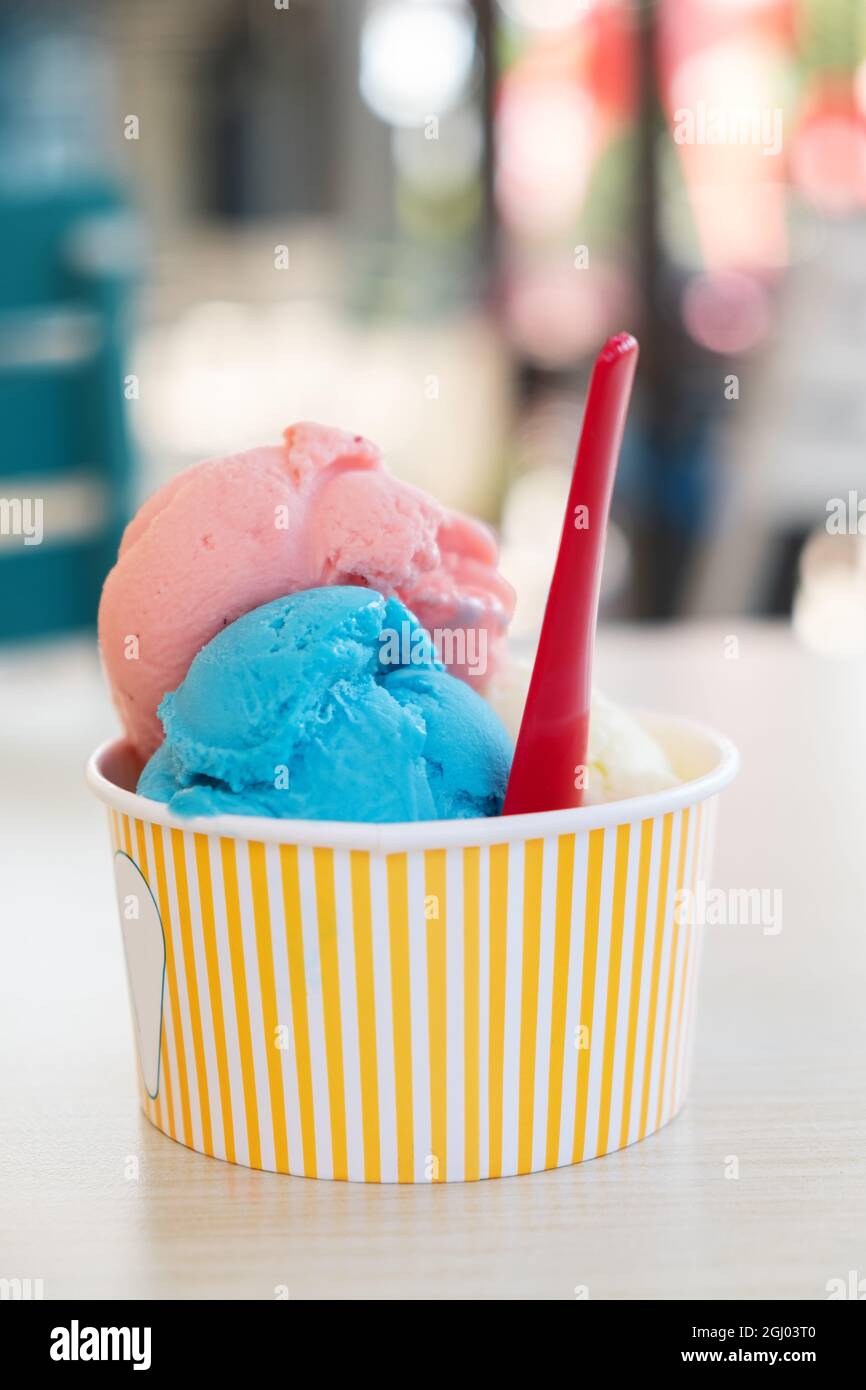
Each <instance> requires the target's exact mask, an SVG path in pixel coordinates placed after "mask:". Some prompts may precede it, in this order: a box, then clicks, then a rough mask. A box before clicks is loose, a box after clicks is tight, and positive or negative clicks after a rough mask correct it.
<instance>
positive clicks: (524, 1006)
mask: <svg viewBox="0 0 866 1390" xmlns="http://www.w3.org/2000/svg"><path fill="white" fill-rule="evenodd" d="M543 870H544V841H543V840H527V841H526V844H525V846H524V850H523V967H522V978H521V985H520V1095H519V1102H518V1133H517V1171H518V1173H529V1172H531V1170H532V1129H533V1121H534V1118H535V1054H536V1047H537V1041H538V1038H537V1035H538V968H539V959H540V954H541V881H542V874H543Z"/></svg>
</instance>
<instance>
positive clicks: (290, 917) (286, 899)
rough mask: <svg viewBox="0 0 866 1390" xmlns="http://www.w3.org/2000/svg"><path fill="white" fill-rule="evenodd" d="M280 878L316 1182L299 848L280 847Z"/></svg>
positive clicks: (301, 1100)
mask: <svg viewBox="0 0 866 1390" xmlns="http://www.w3.org/2000/svg"><path fill="white" fill-rule="evenodd" d="M280 874H281V878H282V883H283V918H284V920H285V924H286V954H287V956H288V961H289V988H290V990H291V995H292V1030H293V1033H294V1039H295V1070H296V1072H297V1077H298V1107H299V1109H300V1112H301V1147H302V1150H303V1155H304V1174H305V1176H306V1177H308V1178H314V1177H315V1176H316V1171H317V1166H316V1112H315V1106H314V1104H313V1069H312V1064H311V1062H310V1023H309V1016H308V1012H307V977H306V972H305V968H304V930H303V920H302V918H301V885H300V879H299V877H298V850H297V846H296V845H280Z"/></svg>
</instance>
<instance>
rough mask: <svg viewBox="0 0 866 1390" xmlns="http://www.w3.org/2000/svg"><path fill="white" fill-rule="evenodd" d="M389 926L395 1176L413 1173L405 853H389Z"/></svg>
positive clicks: (406, 1177)
mask: <svg viewBox="0 0 866 1390" xmlns="http://www.w3.org/2000/svg"><path fill="white" fill-rule="evenodd" d="M386 862H387V873H388V926H389V932H390V941H391V1017H392V1022H393V1027H394V1101H395V1105H396V1111H397V1115H396V1119H397V1178H398V1181H400V1182H412V1180H413V1178H414V1175H415V1129H414V1122H413V1118H412V1016H411V1003H410V994H409V906H408V898H409V880H408V871H407V866H406V856H405V854H389V855H388V858H387V861H386Z"/></svg>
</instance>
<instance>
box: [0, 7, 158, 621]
mask: <svg viewBox="0 0 866 1390" xmlns="http://www.w3.org/2000/svg"><path fill="white" fill-rule="evenodd" d="M38 42H39V36H36V37H34V35H33V34H32V33H28V32H26V31H22V30H21V29H20V28H18V27H15V28H13V27H10V26H2V25H0V440H2V448H0V641H4V642H6V641H10V640H18V639H22V638H25V637H35V636H42V635H47V634H49V633H56V632H61V631H65V630H69V629H73V628H79V627H83V626H88V625H91V624H92V623H93V622H94V619H95V614H96V607H97V603H98V597H99V590H100V586H101V583H102V580H103V578H104V576H105V573H106V571H107V570H108V568H109V567H110V565H111V564H112V563H113V560H114V556H115V554H116V550H117V543H118V540H119V537H120V533H121V530H122V528H123V525H124V522H125V520H126V517H127V515H128V510H129V502H130V477H131V469H132V457H131V449H130V443H129V436H128V431H127V426H126V420H125V398H124V360H125V347H126V343H127V339H128V333H129V324H128V317H129V305H130V299H131V288H132V285H133V283H134V279H135V273H136V265H137V260H138V255H137V250H136V246H135V233H134V228H133V225H132V221H131V218H130V216H129V214H128V213H126V211H125V209H124V200H123V197H122V194H121V192H120V189H119V187H118V186H117V184H116V183H115V182H114V180H113V179H112V178H111V177H110V176H109V175H108V174H107V173H105V172H104V171H102V170H100V169H99V168H94V167H92V166H93V160H92V158H91V159H88V160H80V161H77V160H76V159H74V158H73V159H70V158H69V157H68V155H69V150H68V145H67V147H66V148H65V149H64V158H63V159H62V160H59V161H58V160H56V159H55V160H53V159H52V157H51V138H52V135H53V129H52V128H50V122H49V123H48V125H47V123H46V117H45V113H44V103H41V102H40V100H39V97H40V93H39V91H38V90H37V91H35V92H34V93H33V95H32V101H31V108H32V109H30V108H28V105H27V100H26V98H27V96H28V93H29V92H30V89H31V88H32V87H33V86H34V83H35V86H36V88H37V89H38V88H39V86H40V83H39V82H38V81H36V79H35V77H34V73H35V74H38V73H39V62H40V61H42V60H40V58H39V56H38ZM34 51H36V53H37V56H36V58H34ZM56 57H57V55H56V43H55V47H54V50H53V59H54V62H55V64H56ZM22 68H23V70H24V72H25V73H26V74H27V75H28V82H29V85H28V87H27V88H26V90H25V92H24V99H22V77H21V71H22ZM43 76H44V74H43ZM41 85H42V87H43V89H44V85H45V84H44V83H42V84H41ZM37 116H38V120H39V124H37ZM51 116H52V117H53V120H54V125H57V123H58V122H59V121H60V120H62V119H63V111H62V110H55V111H54V112H52V113H51ZM66 129H67V128H66V127H65V128H64V131H66ZM40 506H41V514H42V536H41V539H37V535H36V531H35V528H32V529H31V534H30V536H29V538H28V537H27V536H25V535H24V534H23V533H22V530H23V518H26V517H28V516H29V517H30V519H31V520H32V518H33V517H34V516H35V515H36V510H35V509H38V508H39V507H40Z"/></svg>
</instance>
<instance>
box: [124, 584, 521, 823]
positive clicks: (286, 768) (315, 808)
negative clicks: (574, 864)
mask: <svg viewBox="0 0 866 1390" xmlns="http://www.w3.org/2000/svg"><path fill="white" fill-rule="evenodd" d="M406 625H408V628H409V630H410V632H411V635H412V640H411V641H410V643H408V644H405V643H404V644H400V643H396V644H395V643H393V642H391V641H390V640H389V639H390V637H391V635H392V634H393V633H394V632H400V631H401V630H405V626H406ZM406 651H408V652H409V653H410V654H411V655H410V658H409V663H408V664H393V663H394V659H395V653H397V657H396V659H397V660H398V661H400V660H401V659H402V658H403V657H405V653H406ZM159 715H160V718H161V720H162V723H163V725H164V727H165V741H164V743H163V744H162V745H161V746H160V747H159V748H158V749H157V751H156V752H155V753H154V754H153V756H152V757H151V758H150V760H149V762H148V763H147V765H146V767H145V768H144V771H143V772H142V774H141V777H140V779H139V783H138V791H139V793H140V794H141V795H143V796H147V797H151V798H152V799H154V800H156V801H165V802H168V805H169V808H170V809H171V810H172V811H173V812H175V813H176V814H178V815H181V816H198V815H215V814H235V815H257V816H282V817H303V818H306V819H310V820H342V821H413V820H427V819H431V820H433V819H456V818H465V817H471V816H493V815H498V814H499V812H500V810H501V807H502V800H503V797H504V794H505V786H506V782H507V779H508V771H509V767H510V765H511V757H512V753H513V749H512V745H511V741H510V739H509V737H508V735H507V733H506V731H505V729H504V728H503V726H502V724H501V722H500V720H499V719H498V717H497V716H496V714H495V713H494V712H493V710H492V709H491V707H490V705H489V704H488V703H487V702H486V701H485V700H484V699H483V698H482V697H481V696H480V695H478V694H477V693H476V692H475V691H474V690H473V689H471V688H470V686H469V685H467V684H466V683H465V682H463V681H460V680H458V679H456V678H455V677H454V676H451V675H449V674H448V673H447V672H446V671H445V670H444V668H443V666H442V663H441V662H440V661H439V660H438V658H437V656H436V652H435V650H434V648H433V646H432V643H431V642H430V640H429V638H428V637H427V636H426V634H424V633H423V631H422V630H421V629H420V628H419V624H418V622H417V620H416V618H415V617H414V616H413V615H412V614H411V613H410V612H409V611H408V609H407V608H406V607H405V606H404V604H402V603H401V602H400V601H399V600H398V599H396V598H394V597H393V596H387V597H386V596H384V595H382V594H379V593H377V592H374V591H372V590H366V589H363V588H360V587H356V586H346V585H335V586H329V587H317V588H313V589H308V590H305V591H302V592H300V593H296V594H293V595H289V596H287V597H283V598H279V599H276V600H275V601H272V602H270V603H266V604H264V605H261V606H259V607H257V608H255V609H253V611H252V612H249V613H247V614H245V615H244V616H243V617H241V618H238V619H237V621H235V622H233V623H231V624H230V625H229V626H227V627H225V628H224V629H222V630H221V631H220V632H218V633H217V635H216V636H215V637H213V638H212V639H211V640H210V641H209V642H208V643H207V644H206V645H205V646H204V647H203V648H202V650H201V651H200V652H199V653H198V654H197V655H196V656H195V658H194V660H193V661H192V664H191V666H190V668H189V672H188V674H187V675H186V678H185V680H183V681H182V682H181V684H180V685H179V687H178V689H177V690H175V691H173V692H171V693H168V694H167V695H166V696H165V698H164V699H163V700H162V702H161V704H160V707H159Z"/></svg>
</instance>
